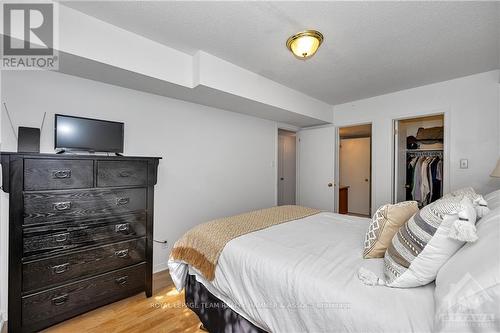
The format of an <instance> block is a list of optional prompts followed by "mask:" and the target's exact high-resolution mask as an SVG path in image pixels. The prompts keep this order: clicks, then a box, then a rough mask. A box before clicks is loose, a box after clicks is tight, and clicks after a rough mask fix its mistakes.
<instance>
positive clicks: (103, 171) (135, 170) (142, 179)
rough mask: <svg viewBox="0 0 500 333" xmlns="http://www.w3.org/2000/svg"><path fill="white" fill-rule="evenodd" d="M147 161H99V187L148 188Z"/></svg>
mask: <svg viewBox="0 0 500 333" xmlns="http://www.w3.org/2000/svg"><path fill="white" fill-rule="evenodd" d="M147 183H148V163H147V162H146V161H97V186H98V187H111V186H146V185H147Z"/></svg>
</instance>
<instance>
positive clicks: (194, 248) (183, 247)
mask: <svg viewBox="0 0 500 333" xmlns="http://www.w3.org/2000/svg"><path fill="white" fill-rule="evenodd" d="M319 212H320V211H319V210H317V209H313V208H307V207H302V206H278V207H272V208H266V209H261V210H255V211H253V212H248V213H244V214H240V215H235V216H230V217H225V218H221V219H217V220H213V221H210V222H207V223H204V224H200V225H199V226H196V227H194V228H193V229H191V230H189V231H188V232H187V233H186V234H184V236H182V238H181V239H179V240H178V241H177V242H176V243H175V245H174V248H173V249H172V252H171V253H170V258H171V259H173V260H177V261H183V262H185V263H187V264H189V265H191V266H192V267H194V268H196V269H197V270H198V271H199V272H200V273H201V274H203V276H204V277H205V278H206V279H208V280H209V281H212V280H213V279H214V277H215V267H216V266H217V261H218V259H219V256H220V254H221V252H222V250H223V249H224V246H226V244H227V242H229V241H230V240H232V239H235V238H237V237H239V236H243V235H245V234H248V233H250V232H253V231H257V230H261V229H265V228H268V227H271V226H273V225H277V224H280V223H284V222H289V221H293V220H297V219H301V218H304V217H307V216H311V215H314V214H317V213H319Z"/></svg>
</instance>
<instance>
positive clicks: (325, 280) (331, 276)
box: [169, 213, 434, 332]
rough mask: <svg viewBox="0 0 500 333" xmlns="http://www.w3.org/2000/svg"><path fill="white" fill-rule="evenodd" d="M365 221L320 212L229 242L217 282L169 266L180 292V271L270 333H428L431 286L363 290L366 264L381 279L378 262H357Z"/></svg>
mask: <svg viewBox="0 0 500 333" xmlns="http://www.w3.org/2000/svg"><path fill="white" fill-rule="evenodd" d="M369 222H370V220H369V219H366V218H359V217H352V216H346V215H339V214H334V213H320V214H317V215H313V216H310V217H306V218H303V219H299V220H295V221H291V222H288V223H284V224H280V225H276V226H273V227H270V228H267V229H264V230H260V231H256V232H253V233H250V234H247V235H244V236H241V237H238V238H236V239H233V240H232V241H230V242H229V243H228V244H227V245H226V247H225V248H224V250H223V251H222V253H221V256H220V258H219V262H218V265H217V268H216V271H215V279H214V280H213V281H207V280H206V279H204V278H203V276H201V275H200V274H198V272H196V270H195V269H193V268H192V267H188V265H186V264H184V263H182V262H173V261H170V262H169V269H170V274H171V275H172V278H173V280H174V283H175V284H176V287H177V288H178V289H179V290H181V289H182V288H183V287H184V283H185V280H186V274H188V273H189V274H192V275H195V276H196V279H197V281H199V282H200V283H202V284H203V285H204V286H205V287H206V288H207V290H209V291H210V292H211V293H212V294H213V295H214V296H216V297H217V298H219V299H220V300H222V301H223V302H225V303H226V304H227V305H228V306H229V307H231V309H233V310H234V311H235V312H237V313H238V314H240V315H241V316H242V317H244V318H246V319H247V320H248V321H250V322H251V323H253V324H254V325H255V326H257V327H260V328H262V329H263V330H265V331H268V332H409V331H412V332H429V331H432V325H433V319H434V318H433V317H434V296H433V294H434V284H429V285H426V286H422V287H417V288H408V289H397V288H389V287H385V286H367V285H364V284H363V283H362V282H361V281H359V279H358V278H357V271H358V269H359V268H360V267H365V268H368V269H370V270H371V271H373V272H376V273H377V274H378V275H379V276H380V277H382V276H383V259H363V258H362V247H363V241H364V235H365V232H366V230H367V228H368V224H369Z"/></svg>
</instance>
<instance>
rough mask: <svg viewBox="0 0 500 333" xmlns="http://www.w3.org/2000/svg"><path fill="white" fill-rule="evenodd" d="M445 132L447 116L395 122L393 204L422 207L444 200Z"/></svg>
mask: <svg viewBox="0 0 500 333" xmlns="http://www.w3.org/2000/svg"><path fill="white" fill-rule="evenodd" d="M446 130H447V129H446V126H445V115H444V114H435V115H426V116H420V117H414V118H404V119H396V120H394V175H393V183H394V184H393V185H394V187H393V202H402V201H407V200H414V201H417V203H418V205H419V207H423V206H425V205H428V204H429V203H431V202H434V201H436V200H437V199H439V198H441V197H442V195H443V193H444V179H445V178H446V177H447V172H446V171H447V168H445V165H446V163H447V158H445V149H444V148H445V143H446V142H445V137H446V135H445V132H446Z"/></svg>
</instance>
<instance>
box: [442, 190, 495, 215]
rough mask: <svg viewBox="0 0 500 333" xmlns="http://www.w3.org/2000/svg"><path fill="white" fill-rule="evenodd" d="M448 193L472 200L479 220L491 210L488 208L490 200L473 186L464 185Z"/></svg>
mask: <svg viewBox="0 0 500 333" xmlns="http://www.w3.org/2000/svg"><path fill="white" fill-rule="evenodd" d="M447 195H452V196H455V197H467V198H469V199H470V200H471V201H472V204H473V206H474V209H475V210H476V214H477V219H478V220H479V219H481V218H482V217H483V216H484V215H486V214H488V213H489V212H490V210H489V208H488V202H487V201H486V200H485V199H484V198H483V196H482V195H480V194H478V193H476V191H475V190H474V189H473V188H472V187H464V188H461V189H458V190H455V191H453V192H451V193H449V194H447Z"/></svg>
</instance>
